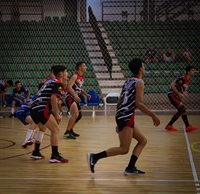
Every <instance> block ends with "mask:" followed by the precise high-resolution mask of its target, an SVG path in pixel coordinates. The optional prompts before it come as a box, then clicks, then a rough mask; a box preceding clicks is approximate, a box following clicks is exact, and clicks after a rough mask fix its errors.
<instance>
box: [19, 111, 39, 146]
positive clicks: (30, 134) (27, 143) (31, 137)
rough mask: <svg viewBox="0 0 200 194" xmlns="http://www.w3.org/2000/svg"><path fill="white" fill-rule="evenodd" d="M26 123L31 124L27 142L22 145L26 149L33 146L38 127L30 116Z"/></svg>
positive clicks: (26, 138)
mask: <svg viewBox="0 0 200 194" xmlns="http://www.w3.org/2000/svg"><path fill="white" fill-rule="evenodd" d="M25 122H26V123H29V129H28V131H27V133H26V137H25V140H24V142H23V143H22V147H23V148H26V147H27V146H29V145H32V144H33V143H34V139H33V136H34V133H35V129H36V128H37V125H36V124H35V123H34V121H33V120H32V118H31V116H30V115H28V116H27V117H26V118H25Z"/></svg>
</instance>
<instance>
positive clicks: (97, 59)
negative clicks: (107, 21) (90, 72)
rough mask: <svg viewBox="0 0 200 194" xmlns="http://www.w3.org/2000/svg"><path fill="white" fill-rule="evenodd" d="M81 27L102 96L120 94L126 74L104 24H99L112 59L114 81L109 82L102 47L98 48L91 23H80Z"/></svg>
mask: <svg viewBox="0 0 200 194" xmlns="http://www.w3.org/2000/svg"><path fill="white" fill-rule="evenodd" d="M79 25H80V30H81V32H82V35H83V39H84V43H85V45H86V49H87V51H88V53H89V58H90V61H91V63H92V66H93V69H94V72H95V76H96V78H97V81H98V83H99V86H100V88H101V93H102V95H103V96H105V95H106V94H108V93H110V92H118V93H120V92H121V86H122V84H123V83H124V81H125V78H124V74H123V73H122V70H121V67H120V66H119V65H118V60H117V58H116V56H115V53H114V51H113V48H112V46H111V44H110V41H109V39H108V36H107V34H106V30H105V28H104V27H103V25H102V23H101V22H99V23H98V26H99V28H100V30H101V32H102V36H103V38H104V40H105V43H106V46H107V49H108V51H109V54H110V56H111V58H112V64H113V66H112V78H113V79H112V80H109V78H110V75H109V73H108V70H107V67H106V66H105V62H104V59H103V56H102V53H101V51H100V47H99V46H98V42H97V40H96V37H95V34H94V32H93V29H92V27H91V25H90V23H80V24H79Z"/></svg>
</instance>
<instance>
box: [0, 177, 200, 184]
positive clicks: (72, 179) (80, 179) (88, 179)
mask: <svg viewBox="0 0 200 194" xmlns="http://www.w3.org/2000/svg"><path fill="white" fill-rule="evenodd" d="M0 180H15V181H16V180H19V181H23V180H36V181H41V180H43V181H49V180H50V181H119V182H172V183H178V182H180V183H195V182H196V183H200V181H194V180H133V179H112V178H105V179H99V178H97V179H96V178H94V177H92V178H37V177H35V178H0Z"/></svg>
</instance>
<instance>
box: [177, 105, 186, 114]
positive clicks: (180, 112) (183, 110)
mask: <svg viewBox="0 0 200 194" xmlns="http://www.w3.org/2000/svg"><path fill="white" fill-rule="evenodd" d="M178 113H179V115H180V116H181V115H183V114H185V113H186V108H185V106H184V105H183V106H181V107H179V108H178Z"/></svg>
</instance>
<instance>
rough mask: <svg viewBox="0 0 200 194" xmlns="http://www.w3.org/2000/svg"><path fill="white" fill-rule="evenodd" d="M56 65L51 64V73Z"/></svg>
mask: <svg viewBox="0 0 200 194" xmlns="http://www.w3.org/2000/svg"><path fill="white" fill-rule="evenodd" d="M55 67H56V65H53V66H51V73H54V71H53V70H54V68H55Z"/></svg>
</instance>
